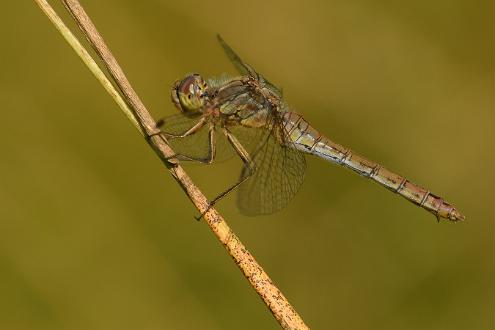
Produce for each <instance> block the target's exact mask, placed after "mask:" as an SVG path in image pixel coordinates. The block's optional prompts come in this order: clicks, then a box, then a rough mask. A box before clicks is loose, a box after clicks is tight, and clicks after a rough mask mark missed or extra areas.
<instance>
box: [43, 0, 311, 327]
mask: <svg viewBox="0 0 495 330" xmlns="http://www.w3.org/2000/svg"><path fill="white" fill-rule="evenodd" d="M34 1H35V2H36V3H37V4H38V5H39V6H40V8H41V9H42V10H43V12H44V13H45V14H46V15H47V16H48V18H49V19H50V20H51V22H52V23H53V24H54V25H55V27H56V28H57V29H58V30H59V31H60V33H61V34H62V35H63V36H64V38H65V39H66V40H67V41H68V42H69V44H70V45H71V46H72V47H73V49H74V50H75V52H76V53H77V54H78V55H79V56H80V57H81V59H83V61H84V62H85V64H86V65H87V66H88V68H89V69H90V70H91V71H92V72H93V74H94V75H95V76H96V77H97V79H98V80H99V81H100V82H101V83H102V85H103V86H104V87H105V89H106V90H107V91H108V92H109V93H110V95H111V96H112V97H113V98H114V100H115V101H116V102H117V104H118V105H119V106H120V108H121V109H122V110H123V111H124V112H125V113H126V115H127V116H128V118H129V119H130V120H131V122H132V123H133V124H134V125H135V126H136V128H137V129H138V130H139V131H140V133H141V134H142V135H143V136H144V137H145V138H146V141H147V142H148V143H149V145H150V146H151V147H152V148H153V150H154V151H155V153H156V154H157V155H158V157H160V159H161V160H162V161H163V162H164V164H165V165H166V166H167V167H168V169H169V171H170V172H171V174H172V176H173V177H174V178H175V179H176V180H177V182H178V184H179V185H180V186H181V187H182V189H183V190H184V191H185V192H186V194H187V196H188V197H189V199H190V200H191V201H192V202H193V204H194V205H195V206H196V208H197V209H198V211H199V212H200V213H203V212H205V211H206V210H208V212H206V213H205V214H204V219H205V220H206V221H205V222H206V223H207V224H208V225H209V226H210V228H211V230H212V231H213V233H214V234H215V236H216V237H217V238H218V240H219V241H220V242H221V243H222V244H223V245H224V246H225V248H226V250H227V252H228V253H229V254H230V255H231V256H232V258H233V259H234V261H235V262H236V264H237V265H238V266H239V268H240V269H241V271H242V273H243V274H244V275H245V276H246V278H247V279H248V281H249V283H251V285H252V286H253V288H254V289H255V290H256V292H258V294H259V295H260V297H261V298H262V299H263V301H264V302H265V304H266V305H267V306H268V308H269V309H270V311H271V312H272V314H273V315H274V316H275V318H276V319H277V321H278V322H279V324H280V325H281V326H282V328H284V329H308V327H307V326H306V325H305V324H304V321H303V320H302V319H301V317H300V316H299V314H297V312H296V311H295V310H294V308H293V307H292V306H291V305H290V303H289V302H288V301H287V299H286V298H285V297H284V295H283V294H282V293H281V292H280V290H279V289H278V288H277V287H276V286H275V285H274V284H273V282H272V281H271V279H270V278H269V277H268V275H267V274H266V272H265V271H264V270H263V268H262V267H261V266H260V265H259V264H258V263H257V262H256V260H255V259H254V257H253V256H252V255H251V253H249V251H248V250H247V249H246V248H245V246H244V245H243V244H242V243H241V241H240V240H239V238H238V237H237V236H236V235H235V234H234V233H233V232H232V230H231V229H230V227H229V226H228V225H227V223H226V222H225V220H224V219H223V217H222V216H221V215H220V214H219V213H218V212H217V211H216V210H215V209H213V208H210V209H208V200H207V198H206V197H205V196H204V194H203V193H202V192H201V191H200V190H199V189H198V188H197V187H196V186H195V185H194V183H193V182H192V181H191V179H190V178H189V176H188V175H187V173H186V172H185V171H184V169H183V168H182V167H181V166H180V165H179V164H177V163H173V164H171V163H170V162H169V161H167V159H170V157H172V156H173V155H174V152H173V151H172V149H171V148H170V147H169V146H168V144H167V143H166V141H165V140H164V139H162V138H161V137H160V136H159V135H157V133H158V132H157V129H156V124H155V121H154V120H153V118H152V117H151V115H150V114H149V112H148V110H147V109H146V107H145V106H144V104H143V103H142V102H141V100H140V98H139V96H138V95H137V94H136V92H135V91H134V89H133V88H132V86H131V85H130V83H129V81H128V80H127V78H126V76H125V74H124V72H123V71H122V69H121V68H120V66H119V65H118V63H117V61H116V59H115V57H114V56H113V55H112V53H111V52H110V50H109V49H108V47H107V46H106V44H105V42H104V41H103V39H102V37H101V36H100V34H99V33H98V31H97V30H96V28H95V26H94V25H93V23H92V22H91V20H90V18H89V17H88V15H87V14H86V12H85V11H84V9H83V8H82V6H81V4H80V3H79V1H77V0H62V1H63V3H64V5H65V6H66V8H67V9H68V10H69V12H70V13H71V15H72V17H73V18H74V19H75V21H76V22H77V24H78V25H79V27H80V28H81V30H82V32H83V33H84V35H85V36H86V38H87V39H88V40H89V42H90V43H91V45H92V46H93V48H94V49H95V50H96V52H97V53H98V55H99V56H100V58H101V60H102V61H103V63H104V64H105V66H106V68H107V69H108V71H109V73H110V75H111V77H112V78H113V80H114V81H115V83H116V85H117V86H118V88H119V90H120V92H121V94H122V95H123V96H124V100H125V101H124V100H123V99H122V97H121V95H120V94H119V93H118V92H117V91H116V90H115V89H114V88H113V86H112V84H111V82H110V81H109V80H108V79H107V78H106V77H105V75H104V73H103V72H102V71H101V70H100V69H99V68H98V66H97V65H96V63H95V62H94V60H93V59H92V58H91V57H90V55H89V54H88V52H87V51H86V50H85V49H84V47H83V46H82V45H81V44H80V43H79V41H78V40H77V38H75V37H74V35H73V34H72V33H71V32H70V30H69V29H68V28H67V27H66V26H65V25H64V23H63V22H62V21H61V19H60V18H59V17H58V15H57V14H56V13H55V11H54V10H53V9H52V7H51V6H50V5H49V4H48V2H47V1H46V0H34Z"/></svg>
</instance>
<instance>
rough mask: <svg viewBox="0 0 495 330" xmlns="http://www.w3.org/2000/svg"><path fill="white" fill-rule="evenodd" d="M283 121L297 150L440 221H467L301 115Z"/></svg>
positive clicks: (431, 195)
mask: <svg viewBox="0 0 495 330" xmlns="http://www.w3.org/2000/svg"><path fill="white" fill-rule="evenodd" d="M283 120H284V126H285V130H286V134H287V136H288V137H289V140H290V141H291V142H292V143H294V145H295V147H296V148H297V149H299V150H301V151H303V152H305V153H309V154H312V155H315V156H318V157H321V158H323V159H326V160H328V161H331V162H333V163H336V164H339V165H342V166H344V167H347V168H350V169H351V170H353V171H355V172H357V173H358V174H360V175H362V176H364V177H367V178H369V179H371V180H373V181H375V182H377V183H379V184H380V185H382V186H384V187H386V188H387V189H389V190H391V191H392V192H395V193H396V194H399V195H400V196H402V197H404V198H405V199H407V200H409V201H410V202H412V203H414V204H416V205H418V206H420V207H422V208H424V209H426V210H427V211H429V212H431V213H433V214H434V215H435V216H436V217H437V218H445V219H449V220H451V221H458V220H464V216H463V215H462V214H460V213H459V211H457V209H456V208H455V207H454V206H453V205H451V204H449V203H447V202H446V201H445V200H443V199H442V198H441V197H438V196H436V195H434V194H432V193H431V192H430V191H429V190H427V189H424V188H422V187H420V186H418V185H416V184H414V183H412V182H410V181H409V180H407V179H405V178H404V177H402V176H400V175H398V174H396V173H394V172H391V171H389V170H387V169H386V168H384V167H383V166H381V165H379V164H377V163H375V162H373V161H370V160H368V159H367V158H365V157H362V156H360V155H358V154H356V153H354V152H353V151H352V150H350V149H348V148H345V147H343V146H341V145H340V144H337V143H335V142H333V141H331V140H330V139H328V138H327V137H325V136H323V135H322V134H321V133H319V132H318V131H317V130H316V129H314V128H313V127H311V125H309V123H308V122H307V121H306V120H305V119H304V118H302V117H301V116H300V115H299V114H296V113H294V112H286V113H284V115H283Z"/></svg>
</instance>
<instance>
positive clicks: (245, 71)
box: [217, 34, 282, 96]
mask: <svg viewBox="0 0 495 330" xmlns="http://www.w3.org/2000/svg"><path fill="white" fill-rule="evenodd" d="M217 39H218V42H219V43H220V45H221V46H222V48H223V50H224V52H225V54H226V55H227V57H228V58H229V59H230V61H231V62H232V64H234V66H235V68H236V69H237V71H239V73H240V74H241V75H248V76H251V77H253V78H255V79H257V80H259V81H261V82H263V83H264V84H266V85H267V87H269V88H270V89H271V90H273V91H274V92H275V93H276V94H278V95H279V96H282V89H280V88H278V87H277V86H275V85H274V84H272V83H271V82H269V81H268V80H266V79H265V78H264V77H263V76H262V75H260V74H259V73H257V72H256V71H255V70H254V69H253V68H252V67H251V66H250V65H249V64H247V63H246V62H244V61H243V60H242V59H241V58H240V57H239V55H237V53H236V52H234V50H233V49H232V48H231V47H230V46H229V45H228V44H227V43H226V42H225V40H223V38H222V37H221V36H220V35H219V34H217Z"/></svg>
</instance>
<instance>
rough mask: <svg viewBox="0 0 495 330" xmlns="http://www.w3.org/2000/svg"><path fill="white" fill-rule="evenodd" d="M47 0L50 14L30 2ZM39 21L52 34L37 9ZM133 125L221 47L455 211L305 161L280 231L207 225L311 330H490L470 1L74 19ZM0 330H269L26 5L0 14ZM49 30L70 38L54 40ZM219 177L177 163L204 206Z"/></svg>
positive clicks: (486, 104)
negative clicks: (107, 66) (111, 57)
mask: <svg viewBox="0 0 495 330" xmlns="http://www.w3.org/2000/svg"><path fill="white" fill-rule="evenodd" d="M52 2H53V1H52ZM54 5H55V7H56V8H57V10H58V11H59V12H60V13H62V14H63V17H64V19H65V20H66V21H69V18H68V16H67V14H66V13H65V11H64V10H63V8H62V7H61V5H60V3H59V2H58V1H55V2H54ZM83 5H84V6H85V8H86V9H87V11H88V12H89V14H90V15H91V17H92V18H93V20H94V22H95V24H96V25H97V27H98V28H99V29H100V31H101V33H102V34H103V36H104V38H105V39H106V41H107V42H108V44H109V46H110V47H111V49H112V50H113V52H114V54H115V55H116V57H117V59H118V60H119V62H120V64H121V65H122V67H123V68H124V70H125V71H126V73H127V74H128V77H129V79H130V81H131V82H132V83H133V85H134V87H135V89H136V90H137V91H138V93H139V94H140V96H141V97H142V99H143V101H144V102H145V104H146V105H147V106H148V107H149V109H150V110H151V111H152V113H153V115H154V117H155V118H160V117H162V116H165V115H169V114H173V113H174V111H175V109H174V107H173V106H172V104H171V103H170V96H169V89H170V86H171V85H172V83H173V81H174V80H175V79H178V78H181V77H183V76H184V75H185V74H188V73H191V72H198V73H201V74H202V75H204V76H212V75H220V74H221V73H224V72H229V73H232V74H233V73H234V72H235V71H234V69H233V67H232V65H231V64H230V63H229V62H228V60H227V58H226V57H225V56H224V54H223V53H222V50H221V49H220V47H219V46H218V44H217V42H216V39H215V34H216V33H221V34H222V35H223V36H224V38H225V39H226V40H227V41H228V42H229V43H230V45H231V46H232V47H233V48H234V49H235V50H236V51H238V53H239V54H240V55H241V56H242V57H243V58H244V59H245V60H246V61H247V62H249V63H250V64H252V65H253V66H254V67H255V68H256V69H257V70H258V71H260V72H261V73H263V74H264V75H265V76H267V77H268V79H270V80H271V81H273V82H274V83H276V84H278V85H280V86H282V87H283V90H284V94H285V95H286V98H287V101H288V102H289V104H291V105H292V106H293V108H294V109H295V111H298V112H300V113H303V114H304V115H305V118H306V119H307V120H308V121H310V122H311V123H312V124H313V125H314V126H316V127H318V128H319V129H320V130H321V131H322V132H324V133H325V134H326V135H327V136H329V137H330V138H332V139H334V140H335V141H337V142H340V143H342V144H344V145H347V146H349V147H351V148H353V149H354V150H355V151H357V152H359V153H361V154H363V155H366V156H368V157H369V158H370V159H373V160H376V161H379V162H380V163H382V164H383V165H384V166H386V167H388V168H390V169H391V170H395V171H397V172H399V173H401V174H403V175H405V176H406V177H408V178H409V179H410V180H412V181H413V182H416V183H418V184H421V185H423V186H426V187H428V188H429V189H431V190H432V191H433V192H435V193H437V194H439V195H441V196H443V197H445V198H446V200H448V201H449V202H452V203H453V204H454V205H456V206H457V207H458V208H459V209H460V210H461V211H462V212H463V213H465V215H466V216H467V219H468V221H466V222H464V223H461V224H450V223H447V222H445V221H442V222H441V223H439V224H437V223H436V220H435V218H434V217H433V216H432V215H431V214H428V213H427V212H425V211H424V210H421V209H420V208H417V207H415V206H413V205H412V204H410V203H408V202H406V201H404V200H403V199H401V198H399V197H397V196H394V195H393V194H391V193H390V192H388V191H387V190H386V189H383V188H381V187H379V186H378V185H375V184H372V183H370V182H369V181H368V180H366V179H363V178H360V177H359V176H357V175H355V174H354V173H352V172H351V171H348V170H345V169H342V168H340V167H338V166H335V165H332V164H330V163H327V162H325V161H323V160H319V159H316V158H311V157H308V171H307V176H306V180H305V183H304V185H303V188H302V189H301V191H300V192H299V194H298V195H297V196H296V198H295V199H294V201H293V202H292V203H291V204H290V206H289V207H288V208H287V209H285V210H283V211H282V212H280V213H277V214H274V215H271V216H265V217H257V218H247V217H244V216H242V215H240V214H239V213H238V211H237V210H236V207H235V198H233V197H231V198H229V199H228V200H225V201H222V203H221V204H220V205H219V206H218V209H219V210H220V211H221V212H222V214H223V215H224V216H225V218H226V219H227V220H228V222H229V224H230V225H231V226H232V227H233V229H234V230H235V231H236V233H237V234H238V235H239V236H240V237H241V239H242V240H243V242H244V243H245V244H246V245H247V247H248V248H249V249H250V250H251V251H252V253H253V254H254V255H255V257H256V258H257V260H258V261H259V262H260V263H261V264H262V265H263V266H264V268H265V270H266V271H267V272H268V273H269V274H270V276H271V277H272V278H273V280H274V282H275V283H276V284H277V285H278V286H279V287H280V288H281V290H282V291H283V292H284V294H285V295H286V296H287V297H288V298H289V300H290V302H291V303H292V304H293V305H294V307H295V308H296V310H297V311H298V312H299V313H300V314H301V316H302V317H303V319H304V320H305V322H306V323H307V324H308V325H310V326H311V327H312V328H314V329H423V330H424V329H449V330H450V329H476V330H477V329H494V328H495V313H494V307H495V280H494V279H495V260H494V249H495V237H494V234H495V230H494V225H495V223H494V215H495V211H494V208H493V204H494V200H493V193H492V191H493V184H494V175H493V168H494V166H495V152H494V141H495V132H494V124H495V24H494V21H495V5H494V3H493V2H492V1H468V0H457V1H425V0H422V1H412V2H399V1H386V0H381V1H365V0H361V1H353V2H348V1H304V2H302V1H301V2H295V1H292V2H291V1H273V2H271V1H270V2H268V1H267V2H265V1H237V2H233V1H218V2H217V1H175V2H172V1H165V0H147V1H133V0H125V1H123V0H121V1H117V0H105V1H96V0H85V1H83ZM2 14H3V15H2V16H3V17H2V20H1V23H0V26H1V28H2V32H1V35H2V38H1V46H0V47H1V55H0V59H1V65H2V70H1V74H0V100H1V104H2V107H1V108H2V109H1V120H0V124H1V127H0V155H1V156H0V157H1V158H0V328H1V329H120V330H123V329H146V330H151V329H277V328H278V325H277V323H276V322H275V321H274V319H273V317H272V316H271V314H270V313H269V311H268V310H267V308H266V307H265V306H264V305H263V303H262V302H261V300H260V299H259V298H258V296H257V295H256V293H255V292H254V290H253V289H252V288H251V287H250V286H249V284H248V283H247V281H246V280H245V279H244V278H243V276H242V275H241V273H240V272H239V270H238V269H237V267H236V265H235V264H234V263H233V262H232V260H231V259H230V257H229V256H228V255H227V253H226V252H225V251H224V249H223V247H222V246H221V245H220V244H219V243H218V242H217V241H216V239H215V238H214V236H213V235H212V233H211V232H210V230H209V228H208V227H207V226H206V225H205V223H202V222H200V223H198V222H196V221H195V220H194V218H193V216H195V215H196V214H197V211H196V210H195V209H194V208H193V206H192V204H191V203H190V202H189V200H188V199H187V198H186V197H185V195H184V193H183V192H182V190H181V189H180V188H179V187H178V185H177V184H176V183H175V181H174V180H173V179H172V178H171V176H170V175H169V173H168V172H167V171H166V170H165V169H164V168H163V166H162V165H161V163H160V161H159V160H158V159H157V157H156V156H155V155H154V154H153V152H152V151H151V150H150V149H149V148H148V146H147V145H146V143H145V142H144V141H143V140H142V139H141V137H140V136H139V135H138V134H137V132H136V131H135V129H134V128H133V127H132V126H131V124H130V123H129V121H128V120H127V119H126V118H125V117H124V116H123V115H122V113H121V112H120V111H119V109H118V108H117V106H116V105H115V103H114V102H113V101H112V99H111V98H110V97H109V96H108V95H107V94H106V93H105V91H104V90H103V88H102V87H101V86H100V85H99V84H98V82H97V81H96V80H95V79H94V77H93V76H92V75H91V74H90V72H89V71H88V69H87V68H86V67H85V66H84V65H83V64H82V62H81V61H80V60H79V58H78V57H77V56H76V55H75V53H74V52H73V51H72V50H71V49H70V48H69V46H68V45H67V44H66V43H65V41H64V40H63V39H62V38H61V36H60V35H59V34H58V33H57V32H56V30H55V29H54V27H53V26H52V25H51V24H50V23H49V21H48V20H47V18H46V17H45V16H44V15H43V14H42V13H41V11H40V10H39V9H38V7H37V6H36V5H35V3H34V2H33V1H5V2H4V3H3V4H2ZM70 26H71V27H74V25H73V24H72V23H71V24H70ZM239 166H240V162H238V161H236V160H233V161H229V162H225V163H221V164H218V165H216V166H212V167H201V166H189V167H188V168H187V171H188V173H190V174H191V175H192V177H193V179H194V180H195V182H196V183H197V184H198V185H199V187H201V189H203V190H204V191H205V193H207V195H208V196H210V197H212V196H214V195H215V194H216V193H218V192H219V191H221V190H222V189H223V188H225V187H226V186H227V185H228V184H230V183H231V182H232V181H233V180H235V179H236V177H237V175H238V171H239Z"/></svg>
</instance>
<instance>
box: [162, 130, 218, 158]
mask: <svg viewBox="0 0 495 330" xmlns="http://www.w3.org/2000/svg"><path fill="white" fill-rule="evenodd" d="M203 125H204V124H203ZM203 125H202V126H203ZM195 126H196V125H195ZM209 126H210V127H209V130H208V155H207V156H206V157H205V158H200V157H191V156H186V155H182V154H180V153H176V154H174V155H172V156H170V157H168V158H167V160H171V159H174V158H175V159H178V160H182V161H193V162H198V163H201V164H205V165H210V164H211V163H213V161H214V160H215V156H216V154H217V148H216V142H215V125H214V124H213V123H210V124H209ZM191 134H194V133H190V134H188V135H191ZM185 136H187V135H185ZM185 136H181V137H185Z"/></svg>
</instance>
